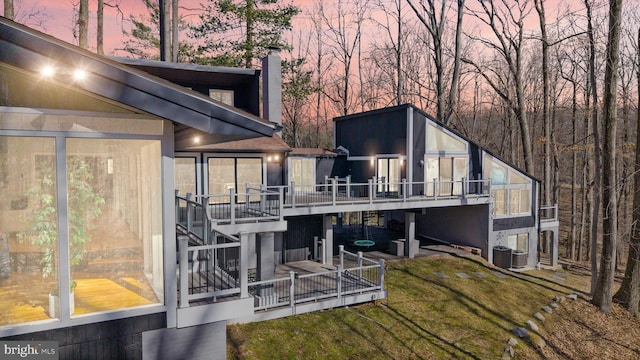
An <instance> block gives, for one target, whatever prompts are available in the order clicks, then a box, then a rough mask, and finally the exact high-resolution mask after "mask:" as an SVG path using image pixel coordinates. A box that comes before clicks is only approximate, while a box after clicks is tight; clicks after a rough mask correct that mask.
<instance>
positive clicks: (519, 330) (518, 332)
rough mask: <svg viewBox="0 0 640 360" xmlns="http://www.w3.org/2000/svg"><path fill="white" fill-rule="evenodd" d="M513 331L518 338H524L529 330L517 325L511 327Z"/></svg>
mask: <svg viewBox="0 0 640 360" xmlns="http://www.w3.org/2000/svg"><path fill="white" fill-rule="evenodd" d="M513 333H514V334H516V335H517V336H518V337H519V338H524V337H527V336H529V330H527V329H525V328H523V327H517V328H515V329H513Z"/></svg>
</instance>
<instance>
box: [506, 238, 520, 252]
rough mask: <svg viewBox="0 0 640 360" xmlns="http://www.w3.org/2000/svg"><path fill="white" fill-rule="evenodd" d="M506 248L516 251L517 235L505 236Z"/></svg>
mask: <svg viewBox="0 0 640 360" xmlns="http://www.w3.org/2000/svg"><path fill="white" fill-rule="evenodd" d="M507 247H508V248H510V249H512V250H517V247H518V235H516V234H513V235H509V236H507Z"/></svg>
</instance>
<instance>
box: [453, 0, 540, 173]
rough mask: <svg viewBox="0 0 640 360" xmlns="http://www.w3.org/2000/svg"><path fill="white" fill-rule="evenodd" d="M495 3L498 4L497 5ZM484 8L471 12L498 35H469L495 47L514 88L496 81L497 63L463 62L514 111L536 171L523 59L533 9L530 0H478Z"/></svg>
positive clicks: (529, 163) (527, 161)
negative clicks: (527, 20) (526, 22)
mask: <svg viewBox="0 0 640 360" xmlns="http://www.w3.org/2000/svg"><path fill="white" fill-rule="evenodd" d="M496 3H498V4H499V5H498V6H497V5H496ZM478 4H479V5H480V7H481V10H477V11H476V10H473V11H471V12H472V14H473V15H474V17H475V18H476V19H478V20H479V21H480V22H482V23H483V24H485V25H487V26H488V27H489V29H490V30H491V33H492V35H493V36H494V38H495V42H494V41H492V40H490V39H488V38H486V37H478V36H472V35H469V34H467V36H468V37H469V38H471V39H472V40H474V41H477V42H478V43H480V44H482V45H483V46H484V47H486V48H488V49H489V50H493V51H494V52H495V53H496V54H497V55H496V56H497V57H499V58H500V59H501V60H502V62H503V63H504V64H506V69H507V70H508V76H509V79H508V80H507V82H505V83H503V84H508V85H509V86H510V87H511V88H512V90H513V91H510V90H506V89H505V88H504V87H503V86H501V85H500V83H498V82H496V81H495V78H494V76H495V75H496V73H497V71H498V69H496V67H495V65H490V64H487V63H483V64H481V63H479V62H477V61H475V60H471V59H468V58H465V59H463V61H464V62H466V63H469V64H471V65H472V66H473V67H474V68H475V70H476V71H478V72H479V73H480V74H481V75H482V76H483V78H484V79H485V80H486V81H487V83H488V84H489V86H490V87H491V88H492V89H493V90H494V91H495V92H496V93H497V94H498V95H499V96H500V97H501V98H502V99H503V100H504V102H505V103H506V104H507V105H508V107H509V109H510V110H511V111H512V112H513V114H514V115H515V118H516V120H517V121H518V124H519V127H520V140H521V144H522V150H523V155H524V164H525V170H526V171H527V172H528V173H529V174H533V173H534V166H533V151H532V145H531V132H530V130H529V120H528V116H527V109H526V99H525V98H526V94H525V90H524V76H525V71H524V69H523V61H524V54H523V48H524V32H525V29H524V20H525V18H526V17H527V15H528V13H529V12H530V11H531V7H530V6H529V1H526V0H525V1H519V2H517V3H515V4H514V3H512V2H511V1H508V0H489V1H482V0H478Z"/></svg>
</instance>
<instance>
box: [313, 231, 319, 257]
mask: <svg viewBox="0 0 640 360" xmlns="http://www.w3.org/2000/svg"><path fill="white" fill-rule="evenodd" d="M313 260H314V261H318V260H320V256H318V237H317V236H314V237H313Z"/></svg>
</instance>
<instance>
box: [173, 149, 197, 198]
mask: <svg viewBox="0 0 640 360" xmlns="http://www.w3.org/2000/svg"><path fill="white" fill-rule="evenodd" d="M174 163H175V177H174V179H175V180H174V181H175V187H176V190H179V194H180V195H182V196H184V195H186V194H193V195H196V194H197V192H196V171H197V170H196V158H192V157H189V158H175V160H174Z"/></svg>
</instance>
